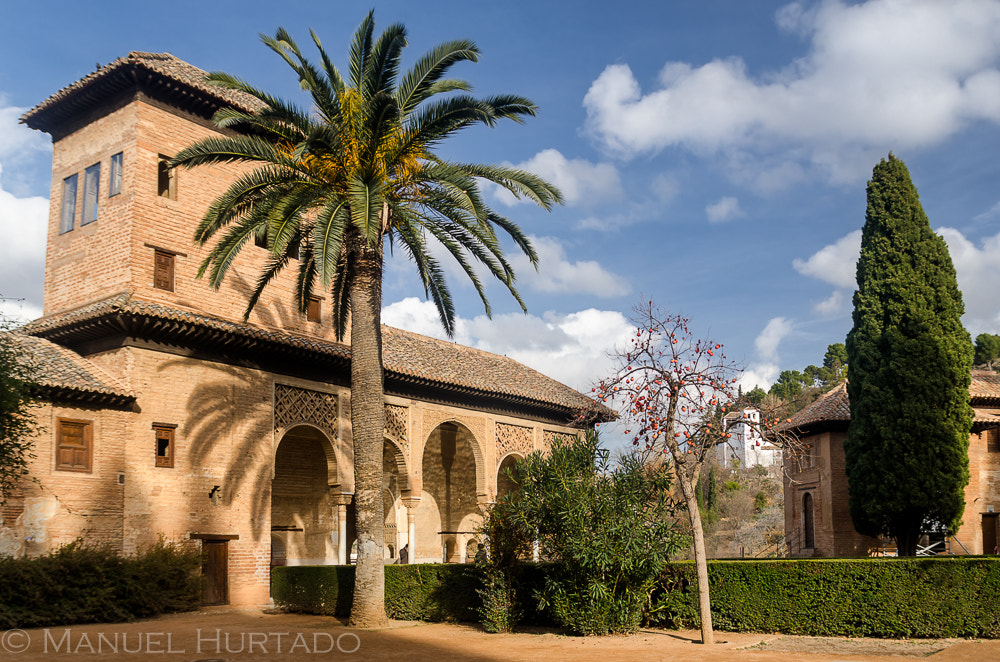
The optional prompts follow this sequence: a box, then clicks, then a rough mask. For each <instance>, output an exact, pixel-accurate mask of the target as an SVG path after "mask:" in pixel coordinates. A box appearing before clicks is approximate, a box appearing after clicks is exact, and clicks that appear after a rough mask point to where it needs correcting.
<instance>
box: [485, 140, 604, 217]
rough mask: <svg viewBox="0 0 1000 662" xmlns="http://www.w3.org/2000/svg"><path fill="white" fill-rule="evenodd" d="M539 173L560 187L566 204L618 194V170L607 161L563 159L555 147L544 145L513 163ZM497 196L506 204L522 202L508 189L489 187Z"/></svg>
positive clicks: (591, 201)
mask: <svg viewBox="0 0 1000 662" xmlns="http://www.w3.org/2000/svg"><path fill="white" fill-rule="evenodd" d="M515 167H516V168H521V169H523V170H527V171H529V172H533V173H535V174H536V175H538V176H540V177H542V178H543V179H545V180H546V181H548V182H549V183H550V184H555V185H556V187H557V188H558V189H559V190H560V191H562V194H563V198H564V200H565V201H566V204H567V205H577V204H592V203H595V202H599V201H601V200H609V199H610V200H615V199H618V198H621V196H622V183H621V179H620V177H619V176H618V170H617V169H616V168H615V166H614V165H612V164H610V163H591V162H590V161H587V160H586V159H567V158H566V157H565V156H563V155H562V153H561V152H560V151H559V150H556V149H545V150H542V151H541V152H539V153H538V154H535V155H534V156H533V157H531V158H530V159H528V160H527V161H525V162H523V163H519V164H517V165H516V166H515ZM493 190H494V194H495V196H496V197H497V199H498V200H500V201H501V202H503V203H504V204H506V205H514V204H517V203H518V202H524V199H523V198H522V199H520V200H518V199H517V198H515V197H514V196H513V195H512V194H510V193H509V192H508V191H506V190H504V189H501V188H500V187H496V186H494V187H493Z"/></svg>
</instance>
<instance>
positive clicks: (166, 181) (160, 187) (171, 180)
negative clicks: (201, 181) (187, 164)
mask: <svg viewBox="0 0 1000 662" xmlns="http://www.w3.org/2000/svg"><path fill="white" fill-rule="evenodd" d="M169 163H170V157H169V156H163V155H162V154H161V155H160V159H159V161H158V163H157V166H156V167H157V176H156V193H157V195H159V196H160V197H161V198H169V199H170V200H176V199H177V171H176V170H172V169H171V168H170V167H169V166H168V164H169Z"/></svg>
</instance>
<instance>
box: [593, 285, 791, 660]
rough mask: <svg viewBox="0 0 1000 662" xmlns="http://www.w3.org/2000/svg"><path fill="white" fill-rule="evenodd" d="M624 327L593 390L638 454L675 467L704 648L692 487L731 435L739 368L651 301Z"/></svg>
mask: <svg viewBox="0 0 1000 662" xmlns="http://www.w3.org/2000/svg"><path fill="white" fill-rule="evenodd" d="M631 322H632V323H633V324H634V325H635V327H636V331H635V336H634V337H633V338H632V340H631V342H630V343H629V346H628V347H625V348H621V349H617V350H615V352H614V356H613V358H614V359H615V373H614V374H613V375H612V376H610V377H608V378H606V379H604V380H602V381H601V382H600V383H599V384H598V386H597V387H596V388H595V389H594V392H595V394H596V399H597V400H598V401H599V402H602V403H606V404H609V405H611V406H614V407H616V408H618V409H619V413H620V416H621V419H620V420H621V422H622V423H623V424H624V425H625V427H626V428H627V429H626V430H625V434H626V435H627V436H628V437H630V438H631V440H632V444H633V445H634V446H635V447H636V449H637V450H644V451H650V452H654V453H656V454H657V455H659V456H661V457H662V458H663V460H664V461H668V462H670V463H671V464H672V465H673V467H674V473H675V474H676V478H677V485H678V486H679V488H680V491H681V495H682V496H683V498H684V502H685V505H686V507H687V512H688V518H689V519H690V523H691V530H692V535H693V539H694V556H695V564H696V567H697V578H698V611H699V614H700V617H701V638H702V643H704V644H711V643H714V635H713V630H712V612H711V602H710V596H709V584H708V564H707V561H706V553H705V534H704V530H703V528H702V522H701V512H700V511H699V509H698V501H697V498H696V496H695V486H696V485H697V484H698V479H699V476H700V474H701V468H702V466H703V465H704V464H705V462H706V461H707V460H708V459H709V458H710V457H711V455H712V454H713V453H716V452H717V451H716V447H717V446H720V445H722V444H726V443H727V440H728V439H729V438H730V437H731V436H732V435H731V434H730V433H729V432H727V431H726V426H725V422H724V420H723V419H724V416H725V414H726V413H727V412H731V411H741V410H742V405H743V403H741V402H739V401H738V400H739V397H738V396H739V386H738V382H739V378H740V375H741V374H742V367H741V366H740V365H738V364H737V363H736V362H735V361H733V360H731V359H728V358H727V357H726V355H725V353H724V351H723V345H722V343H719V342H715V341H714V340H710V339H706V338H699V337H697V336H695V334H694V333H692V331H691V328H690V320H689V319H687V318H685V317H683V316H681V315H669V314H668V313H667V312H666V311H664V310H661V309H659V308H658V307H657V306H655V305H654V304H653V302H652V301H650V302H649V303H648V304H647V303H643V304H642V305H640V306H638V307H636V308H635V309H634V311H633V315H632V317H631ZM762 414H763V412H762ZM776 422H777V420H776V419H775V418H774V417H769V416H764V415H762V416H761V422H760V426H761V427H762V428H763V429H764V430H772V429H773V428H774V425H775V423H776ZM769 436H771V437H772V438H773V435H769Z"/></svg>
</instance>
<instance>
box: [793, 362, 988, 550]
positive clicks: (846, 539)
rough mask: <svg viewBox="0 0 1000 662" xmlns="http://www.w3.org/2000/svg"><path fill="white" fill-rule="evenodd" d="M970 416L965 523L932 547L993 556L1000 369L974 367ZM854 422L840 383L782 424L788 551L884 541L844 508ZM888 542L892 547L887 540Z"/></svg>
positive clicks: (874, 545)
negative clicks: (790, 443)
mask: <svg viewBox="0 0 1000 662" xmlns="http://www.w3.org/2000/svg"><path fill="white" fill-rule="evenodd" d="M969 397H970V399H971V402H972V407H973V411H974V413H975V417H974V419H973V423H972V433H971V434H970V436H969V475H970V479H969V484H968V485H967V486H966V488H965V513H964V515H963V517H962V526H961V528H960V529H959V530H958V532H957V533H956V534H955V535H954V536H951V537H950V539H945V540H942V544H941V545H939V547H938V548H937V550H936V551H940V549H942V548H947V549H949V550H950V552H951V553H955V554H963V553H964V554H995V553H996V551H995V550H996V547H997V541H998V532H1000V530H998V519H997V518H998V515H1000V373H996V372H991V371H982V370H973V371H972V382H971V384H970V386H969ZM850 424H851V404H850V400H849V399H848V396H847V383H846V382H842V383H841V384H840V385H838V386H837V387H836V388H834V389H833V390H831V391H830V392H828V393H826V394H824V395H823V396H822V397H820V398H819V399H818V400H816V401H815V402H813V403H812V404H811V405H809V406H808V407H806V408H805V409H802V410H801V411H799V412H797V413H796V414H795V415H794V416H792V418H791V419H790V420H789V421H788V422H787V423H785V424H784V425H782V426H781V428H782V430H783V431H785V432H792V433H794V435H795V436H796V437H797V438H798V442H797V443H796V444H794V448H792V449H786V452H785V462H784V497H785V538H786V542H787V543H788V545H789V552H790V554H791V555H792V556H818V557H849V556H869V555H874V554H878V553H881V550H882V549H883V548H884V547H885V545H886V543H885V542H884V541H881V540H878V539H875V538H871V537H868V536H862V535H861V534H859V533H858V532H857V531H855V530H854V524H853V523H852V521H851V516H850V512H849V511H848V485H847V470H846V465H845V460H844V440H845V439H846V438H847V430H848V427H849V426H850ZM888 546H889V547H891V548H893V549H894V544H893V543H892V542H891V541H889V542H888Z"/></svg>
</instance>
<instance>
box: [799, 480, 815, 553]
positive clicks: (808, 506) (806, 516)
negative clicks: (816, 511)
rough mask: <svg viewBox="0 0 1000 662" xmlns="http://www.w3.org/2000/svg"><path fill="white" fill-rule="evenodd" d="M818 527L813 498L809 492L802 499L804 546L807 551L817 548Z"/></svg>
mask: <svg viewBox="0 0 1000 662" xmlns="http://www.w3.org/2000/svg"><path fill="white" fill-rule="evenodd" d="M815 527H816V525H815V521H814V520H813V497H812V494H810V493H809V492H806V493H805V496H803V497H802V546H803V547H805V548H806V549H813V548H814V547H816V528H815Z"/></svg>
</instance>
